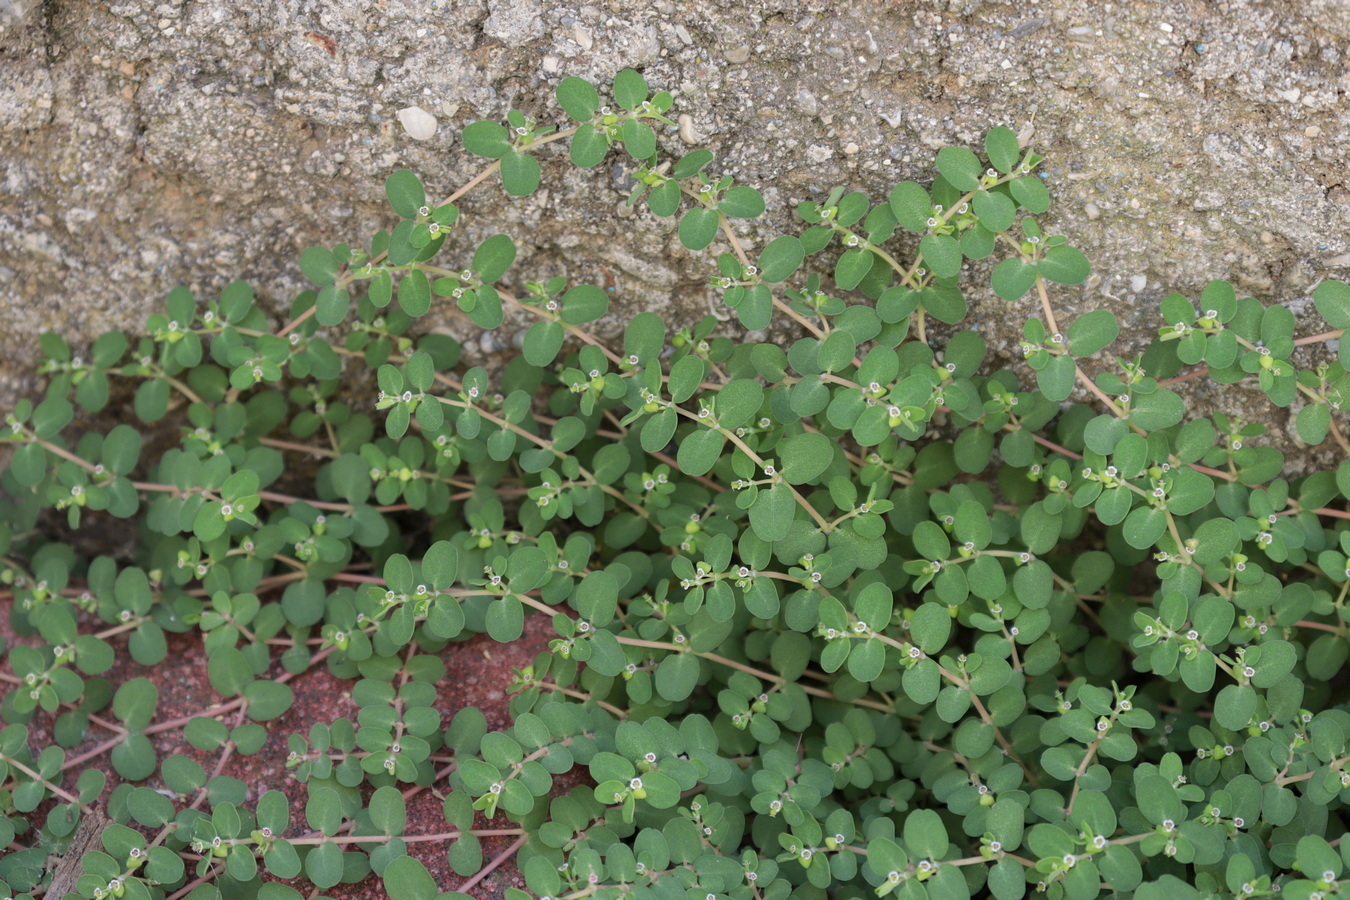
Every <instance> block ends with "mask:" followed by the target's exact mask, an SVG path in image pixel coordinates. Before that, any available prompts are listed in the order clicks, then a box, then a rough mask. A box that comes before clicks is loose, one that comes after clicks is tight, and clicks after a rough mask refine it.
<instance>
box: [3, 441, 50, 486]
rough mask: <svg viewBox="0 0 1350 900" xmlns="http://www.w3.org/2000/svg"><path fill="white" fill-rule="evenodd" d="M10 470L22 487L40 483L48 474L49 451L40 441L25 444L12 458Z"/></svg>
mask: <svg viewBox="0 0 1350 900" xmlns="http://www.w3.org/2000/svg"><path fill="white" fill-rule="evenodd" d="M9 471H10V473H11V474H12V475H13V476H14V480H15V481H17V482H18V483H19V486H20V487H26V488H30V487H33V486H35V485H37V484H40V483H41V481H42V479H43V478H45V477H46V475H47V451H46V450H43V449H42V445H41V444H38V443H32V444H24V445H23V446H22V447H20V448H19V449H17V450H15V451H14V455H13V456H12V457H11V458H10V461H9Z"/></svg>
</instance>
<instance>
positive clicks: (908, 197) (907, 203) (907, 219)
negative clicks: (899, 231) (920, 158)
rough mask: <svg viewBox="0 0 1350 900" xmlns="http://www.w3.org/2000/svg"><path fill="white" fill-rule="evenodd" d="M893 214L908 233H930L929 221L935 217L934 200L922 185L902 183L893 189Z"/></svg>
mask: <svg viewBox="0 0 1350 900" xmlns="http://www.w3.org/2000/svg"><path fill="white" fill-rule="evenodd" d="M890 205H891V212H892V213H894V214H895V218H896V221H897V222H899V223H900V227H901V228H903V229H905V230H906V231H914V232H918V233H923V232H926V231H928V220H929V219H930V218H932V216H933V198H932V197H930V196H928V191H926V190H924V188H923V186H922V185H919V184H917V183H915V182H913V181H902V182H900V183H899V184H897V185H896V186H895V187H893V188H891V197H890Z"/></svg>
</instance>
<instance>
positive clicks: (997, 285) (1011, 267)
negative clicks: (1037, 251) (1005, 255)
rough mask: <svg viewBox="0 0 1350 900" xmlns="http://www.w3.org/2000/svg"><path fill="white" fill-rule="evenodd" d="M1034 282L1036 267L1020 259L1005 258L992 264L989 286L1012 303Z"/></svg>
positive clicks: (1024, 293)
mask: <svg viewBox="0 0 1350 900" xmlns="http://www.w3.org/2000/svg"><path fill="white" fill-rule="evenodd" d="M1035 283H1036V267H1035V266H1034V265H1031V264H1029V263H1024V262H1022V261H1021V260H1020V259H1005V260H1003V261H1002V262H1001V263H999V264H998V265H997V266H994V274H993V276H992V277H991V279H990V286H991V287H993V289H994V293H995V294H998V295H999V296H1000V297H1002V298H1003V299H1004V300H1007V301H1008V302H1009V303H1012V302H1013V301H1015V300H1021V299H1022V297H1024V296H1025V295H1026V292H1027V291H1029V290H1031V287H1032V285H1034V284H1035Z"/></svg>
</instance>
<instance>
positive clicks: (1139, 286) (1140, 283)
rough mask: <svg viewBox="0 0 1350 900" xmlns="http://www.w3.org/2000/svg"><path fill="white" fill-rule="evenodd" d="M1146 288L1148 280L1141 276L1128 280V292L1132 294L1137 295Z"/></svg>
mask: <svg viewBox="0 0 1350 900" xmlns="http://www.w3.org/2000/svg"><path fill="white" fill-rule="evenodd" d="M1146 287H1148V279H1147V278H1146V277H1144V276H1143V275H1136V276H1134V277H1133V278H1131V279H1130V290H1131V291H1132V292H1134V293H1136V294H1137V293H1139V292H1140V291H1142V290H1143V289H1144V288H1146Z"/></svg>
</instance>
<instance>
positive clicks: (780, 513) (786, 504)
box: [750, 484, 797, 544]
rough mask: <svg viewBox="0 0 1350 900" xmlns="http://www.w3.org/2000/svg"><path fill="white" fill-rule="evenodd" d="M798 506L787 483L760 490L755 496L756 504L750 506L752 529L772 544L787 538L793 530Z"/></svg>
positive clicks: (763, 539)
mask: <svg viewBox="0 0 1350 900" xmlns="http://www.w3.org/2000/svg"><path fill="white" fill-rule="evenodd" d="M796 506H797V501H796V498H794V497H793V496H792V489H791V488H789V487H788V486H787V485H785V484H775V485H773V486H772V487H770V488H768V489H767V490H761V491H759V493H758V494H756V496H755V505H754V506H752V507H750V528H751V530H752V531H754V533H755V535H756V536H757V537H758V538H759V539H760V540H762V541H764V542H765V543H770V544H772V543H775V542H777V541H781V540H783V539H785V538H786V537H787V536H788V534H789V533H790V532H791V530H792V521H793V516H794V515H795V514H796Z"/></svg>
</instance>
